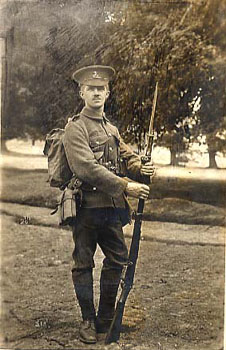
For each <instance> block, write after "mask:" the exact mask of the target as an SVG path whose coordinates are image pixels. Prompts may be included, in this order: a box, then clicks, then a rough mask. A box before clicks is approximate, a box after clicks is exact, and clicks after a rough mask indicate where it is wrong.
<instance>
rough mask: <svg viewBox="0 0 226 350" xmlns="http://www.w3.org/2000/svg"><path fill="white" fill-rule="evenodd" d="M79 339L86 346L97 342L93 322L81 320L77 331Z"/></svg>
mask: <svg viewBox="0 0 226 350" xmlns="http://www.w3.org/2000/svg"><path fill="white" fill-rule="evenodd" d="M79 339H80V340H81V341H82V342H83V343H86V344H95V343H96V342H97V333H96V326H95V321H94V320H83V321H82V323H81V325H80V329H79Z"/></svg>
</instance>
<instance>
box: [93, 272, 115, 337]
mask: <svg viewBox="0 0 226 350" xmlns="http://www.w3.org/2000/svg"><path fill="white" fill-rule="evenodd" d="M120 277H121V269H120V268H110V267H107V268H106V267H105V266H103V268H102V271H101V278H100V301H99V309H98V315H97V322H96V329H97V333H106V332H107V331H108V329H109V327H110V324H111V321H112V319H113V316H114V312H115V301H116V297H117V292H118V286H119V282H120Z"/></svg>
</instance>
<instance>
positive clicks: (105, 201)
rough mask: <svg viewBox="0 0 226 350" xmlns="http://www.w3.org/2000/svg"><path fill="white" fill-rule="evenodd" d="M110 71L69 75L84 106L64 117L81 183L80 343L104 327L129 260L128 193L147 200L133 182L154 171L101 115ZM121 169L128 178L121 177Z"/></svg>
mask: <svg viewBox="0 0 226 350" xmlns="http://www.w3.org/2000/svg"><path fill="white" fill-rule="evenodd" d="M114 73H115V71H114V69H113V68H111V67H108V66H100V65H98V66H88V67H84V68H82V69H79V70H77V71H76V72H75V73H74V74H73V80H74V81H76V82H77V83H79V86H80V96H81V98H82V99H83V100H84V103H85V106H84V108H83V109H82V111H81V112H80V114H79V115H78V116H76V117H75V118H73V120H71V121H69V122H68V124H67V126H66V130H65V137H64V148H65V152H66V156H67V160H68V163H69V166H70V168H71V170H72V172H73V174H76V176H77V178H78V179H79V180H81V182H82V185H81V190H82V196H81V207H80V209H79V212H78V214H77V217H76V221H75V223H74V225H73V239H74V243H75V246H74V251H73V254H72V256H73V260H74V266H73V269H72V279H73V284H74V289H75V293H76V296H77V299H78V302H79V305H80V308H81V313H82V318H83V321H82V323H81V326H80V330H79V337H80V340H81V341H82V342H84V343H96V341H97V333H98V332H99V333H104V332H107V331H108V328H109V326H110V323H111V321H112V318H113V314H114V308H115V301H116V296H117V290H118V286H119V282H120V275H121V271H122V268H123V265H125V264H126V262H127V259H128V252H127V247H126V244H125V240H124V237H123V230H122V227H123V226H124V225H125V224H127V223H128V222H129V221H130V211H129V206H128V202H127V198H126V197H127V195H128V196H132V197H136V198H143V199H147V198H148V195H149V186H147V185H146V184H142V183H138V182H135V181H143V180H144V176H146V177H147V176H148V177H149V179H150V176H153V174H154V168H153V166H152V164H151V163H150V162H149V163H147V164H146V165H141V161H140V158H139V157H138V155H136V154H135V153H133V152H132V151H131V150H130V148H129V147H128V146H127V145H126V144H125V143H124V142H123V140H122V138H121V137H120V135H119V132H118V129H117V128H116V127H115V126H113V125H112V124H111V123H110V121H109V120H108V119H107V117H106V116H105V113H104V104H105V101H106V99H107V98H108V96H109V93H110V92H109V86H108V83H109V80H110V79H112V77H113V75H114ZM122 172H124V174H125V175H126V176H127V177H122V176H121V174H122ZM128 177H129V178H130V179H132V180H135V181H129V179H128ZM97 244H98V245H99V246H100V248H101V249H102V252H103V253H104V255H105V258H104V260H103V266H102V271H101V278H100V299H99V308H98V312H97V316H96V311H95V307H94V301H93V276H92V270H93V268H94V266H95V265H94V259H93V257H94V253H95V251H96V247H97Z"/></svg>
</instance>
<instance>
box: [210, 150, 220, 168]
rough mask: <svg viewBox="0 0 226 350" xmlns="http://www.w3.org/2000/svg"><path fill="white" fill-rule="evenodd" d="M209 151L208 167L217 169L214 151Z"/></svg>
mask: <svg viewBox="0 0 226 350" xmlns="http://www.w3.org/2000/svg"><path fill="white" fill-rule="evenodd" d="M208 152H209V168H214V169H217V168H218V166H217V162H216V158H215V156H216V152H215V151H208Z"/></svg>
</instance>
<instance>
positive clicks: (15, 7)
mask: <svg viewBox="0 0 226 350" xmlns="http://www.w3.org/2000/svg"><path fill="white" fill-rule="evenodd" d="M6 11H8V12H7V13H6V14H5V16H4V18H5V21H6V22H7V25H8V26H9V27H11V28H14V43H13V45H14V47H13V51H12V60H11V66H12V72H11V78H10V83H9V89H10V103H9V109H8V113H7V118H6V117H4V118H3V126H4V127H6V128H4V129H6V136H7V137H14V136H15V135H16V134H17V135H21V136H23V135H25V134H27V133H28V134H32V135H33V137H42V136H43V135H44V134H45V133H46V132H47V131H49V130H50V129H51V128H53V127H63V126H64V125H65V122H66V121H67V117H68V116H69V115H71V114H72V113H75V112H78V111H79V110H80V109H81V106H82V101H81V100H80V99H79V97H78V94H77V91H76V89H75V86H74V85H73V83H72V81H71V74H72V72H73V71H74V70H75V69H77V68H80V67H81V66H83V65H89V64H108V65H111V66H114V67H115V69H116V71H117V74H116V77H115V80H114V82H113V84H112V93H111V95H110V98H109V100H108V102H107V105H106V110H107V112H108V114H110V115H111V116H112V120H113V121H114V122H115V123H117V125H118V127H119V128H120V131H121V132H122V133H123V136H124V138H125V139H126V141H128V142H135V143H137V144H138V146H139V148H142V147H143V144H144V138H145V134H146V131H147V128H148V121H149V117H150V113H151V110H152V99H153V93H154V89H155V83H156V81H158V82H159V92H158V102H157V111H156V118H155V130H156V135H158V140H157V142H158V144H159V145H165V146H167V147H169V148H170V150H171V152H176V153H179V152H181V151H184V150H185V149H186V148H187V147H188V145H189V141H191V142H193V141H195V140H197V139H198V137H200V135H206V137H207V142H208V144H209V145H211V146H212V148H213V145H214V144H215V146H214V147H215V150H221V151H222V150H224V149H225V141H224V140H225V138H224V136H222V135H224V127H225V119H224V111H223V110H224V107H225V105H224V104H223V102H222V101H223V100H224V98H225V88H224V86H225V85H224V84H225V82H224V79H223V75H224V74H223V73H224V69H223V66H224V63H225V57H226V55H225V50H226V39H225V36H224V35H223V33H224V29H225V19H224V12H225V1H220V0H206V2H205V3H203V2H200V1H197V2H195V3H190V4H189V3H185V2H182V3H179V2H177V3H172V2H170V1H169V2H168V3H166V1H158V2H143V1H142V2H141V1H136V0H133V1H130V2H124V1H119V2H116V1H104V0H97V1H95V2H93V1H92V0H81V1H76V2H74V1H72V0H69V1H67V2H63V1H61V0H56V1H48V2H46V1H44V2H42V1H37V2H32V3H30V2H29V3H27V2H25V1H24V2H18V1H12V2H10V3H9V4H8V5H7V7H6ZM9 18H10V20H9ZM212 77H214V78H213V79H212ZM220 92H221V93H220ZM198 98H200V101H201V105H200V108H199V110H198V109H195V108H194V106H195V102H196V101H197V99H198ZM18 125H20V128H19V129H18ZM208 140H211V141H208ZM213 140H214V141H213Z"/></svg>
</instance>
